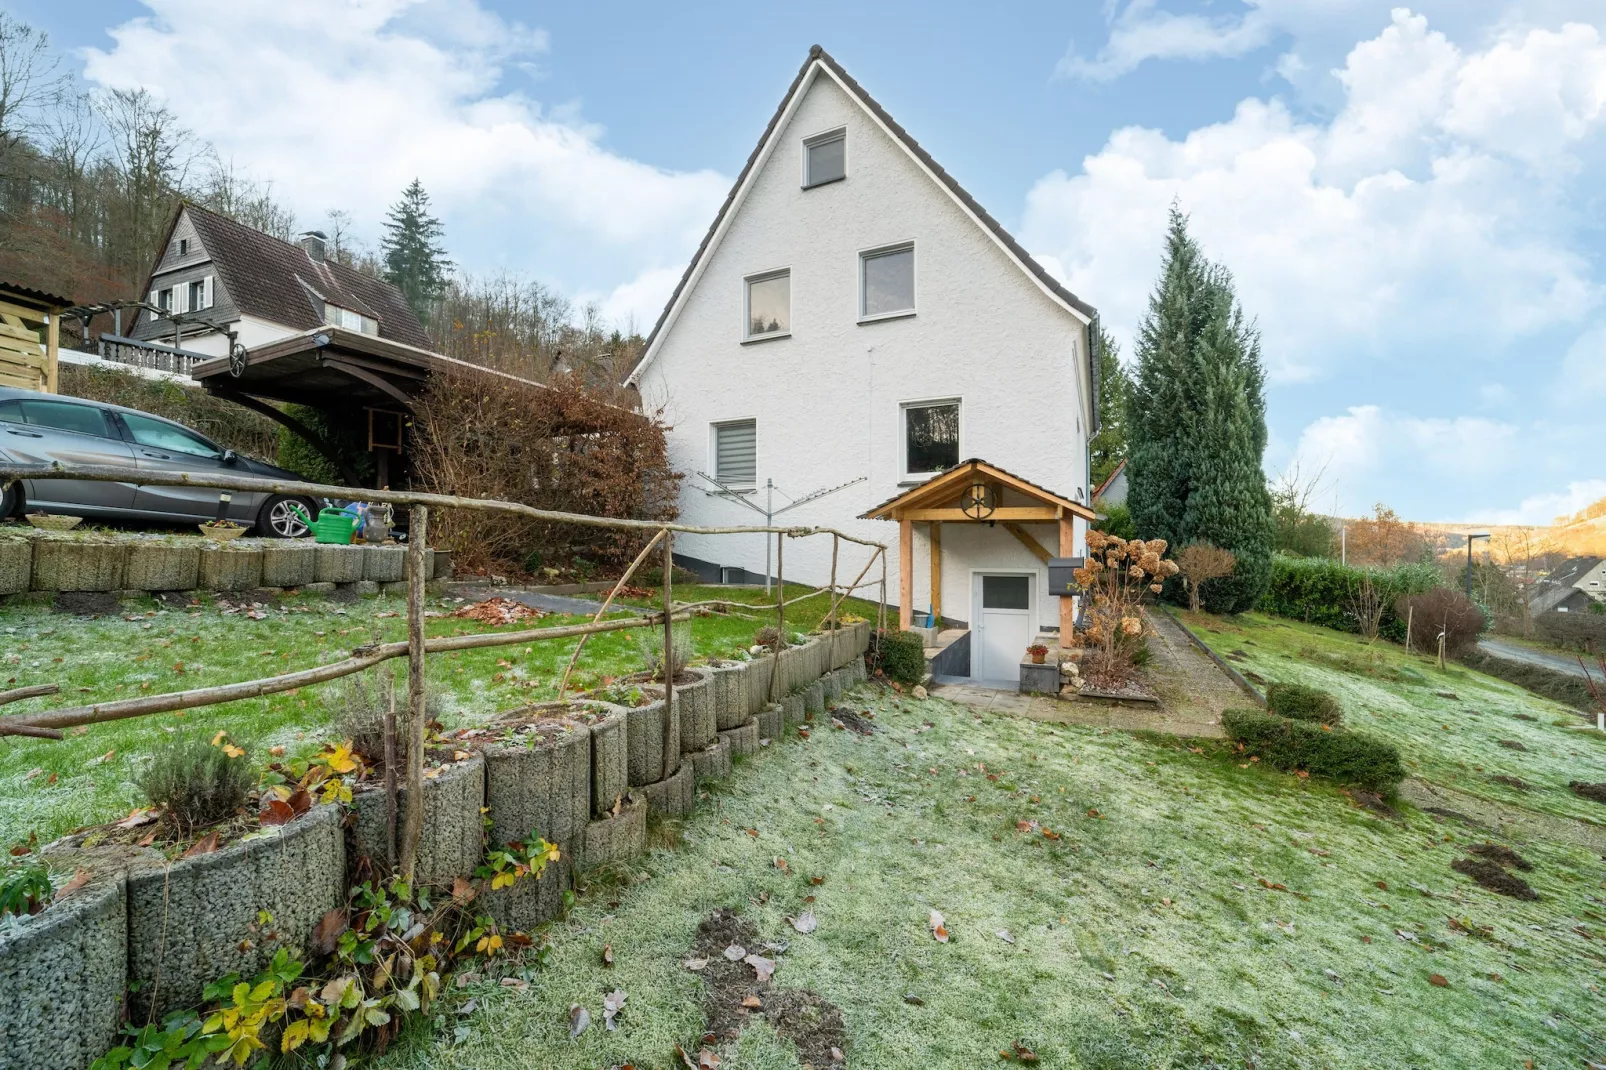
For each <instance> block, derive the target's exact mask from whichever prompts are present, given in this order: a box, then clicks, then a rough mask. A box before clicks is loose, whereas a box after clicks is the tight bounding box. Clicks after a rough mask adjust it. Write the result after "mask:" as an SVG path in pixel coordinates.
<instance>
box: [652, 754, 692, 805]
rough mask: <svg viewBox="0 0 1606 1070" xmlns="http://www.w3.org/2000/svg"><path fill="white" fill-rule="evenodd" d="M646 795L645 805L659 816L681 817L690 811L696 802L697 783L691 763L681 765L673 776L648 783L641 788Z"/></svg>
mask: <svg viewBox="0 0 1606 1070" xmlns="http://www.w3.org/2000/svg"><path fill="white" fill-rule="evenodd" d="M641 792H642V794H643V795H645V796H647V805H648V806H650V807H651V808H652V812H653V813H655V814H657V815H658V816H659V817H682V816H684V815H686V814H689V813H691V808H692V806H693V805H695V804H696V802H697V783H696V780H695V779H694V774H693V772H692V767H691V763H690V762H687V763H686V764H684V765H682V766H681V767H680V769H679V771H678V772H676V773H675V775H674V776H672V777H669V778H668V779H667V780H660V781H659V782H658V783H656V784H648V785H646V786H645V787H643V788H642V789H641Z"/></svg>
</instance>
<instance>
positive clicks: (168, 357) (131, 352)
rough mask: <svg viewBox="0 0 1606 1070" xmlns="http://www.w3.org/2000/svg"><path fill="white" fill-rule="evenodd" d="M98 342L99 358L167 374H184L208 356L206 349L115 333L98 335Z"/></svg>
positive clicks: (188, 372) (208, 357) (208, 358)
mask: <svg viewBox="0 0 1606 1070" xmlns="http://www.w3.org/2000/svg"><path fill="white" fill-rule="evenodd" d="M99 344H100V359H101V360H108V361H112V362H113V363H116V364H128V365H132V366H133V367H135V368H144V369H147V370H149V371H156V372H166V373H167V374H168V375H182V376H187V375H189V374H190V371H191V369H193V368H194V367H195V366H196V365H197V364H199V363H200V362H201V361H203V360H210V359H212V358H211V357H210V356H209V355H208V354H206V353H195V352H192V351H191V350H188V349H175V348H173V347H172V346H164V345H158V344H157V343H155V342H141V341H138V340H137V339H133V338H124V337H122V336H120V335H115V334H103V335H101V336H100V343H99Z"/></svg>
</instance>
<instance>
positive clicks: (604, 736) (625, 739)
mask: <svg viewBox="0 0 1606 1070" xmlns="http://www.w3.org/2000/svg"><path fill="white" fill-rule="evenodd" d="M586 705H588V706H601V707H603V708H604V712H605V713H606V719H605V720H603V721H601V722H600V723H598V724H594V725H591V726H590V727H591V813H592V816H594V817H599V818H600V817H602V816H603V815H605V814H607V813H608V812H609V811H610V810H611V809H612V808H613V805H614V803H616V802H618V801H619V800H620V799H621V798H622V797H623V796H624V795H625V794H626V793H627V792H628V791H629V790H630V723H629V713H628V712H627V711H626V710H625V708H624V707H623V706H612V705H609V704H608V703H606V702H596V703H589V702H588V703H586Z"/></svg>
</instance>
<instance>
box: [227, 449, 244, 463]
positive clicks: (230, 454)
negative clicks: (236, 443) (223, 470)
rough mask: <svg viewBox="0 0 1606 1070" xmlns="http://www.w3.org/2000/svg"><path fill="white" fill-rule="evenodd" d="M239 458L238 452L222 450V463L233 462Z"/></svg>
mask: <svg viewBox="0 0 1606 1070" xmlns="http://www.w3.org/2000/svg"><path fill="white" fill-rule="evenodd" d="M239 459H240V455H239V454H238V453H235V452H234V451H233V450H224V451H223V463H224V464H233V463H234V462H235V461H238V460H239Z"/></svg>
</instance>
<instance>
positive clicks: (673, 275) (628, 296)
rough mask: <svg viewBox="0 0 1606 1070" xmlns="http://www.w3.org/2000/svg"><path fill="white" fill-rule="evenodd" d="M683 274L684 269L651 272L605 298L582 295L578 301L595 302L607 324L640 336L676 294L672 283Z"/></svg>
mask: <svg viewBox="0 0 1606 1070" xmlns="http://www.w3.org/2000/svg"><path fill="white" fill-rule="evenodd" d="M684 273H685V269H684V268H683V267H666V268H652V269H650V270H648V271H644V272H642V273H641V274H640V275H638V276H636V277H635V278H633V279H631V280H630V281H629V282H625V283H621V284H619V285H618V286H615V287H614V288H613V289H612V290H611V291H609V292H608V293H607V294H601V293H586V294H581V295H580V296H579V298H578V300H579V301H582V302H585V301H594V302H596V304H597V305H598V307H599V308H601V310H602V318H603V319H605V320H607V321H608V322H609V323H618V324H625V325H628V326H630V327H634V328H635V330H636V331H638V332H640V333H641V334H642V335H643V336H645V335H646V333H647V332H648V331H650V330H652V326H653V324H655V323H657V322H658V316H659V314H660V313H662V312H663V310H664V306H665V305H666V304H668V303H669V295H670V294H672V293H674V292H675V283H677V282H679V281H680V276H681V275H682V274H684Z"/></svg>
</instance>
